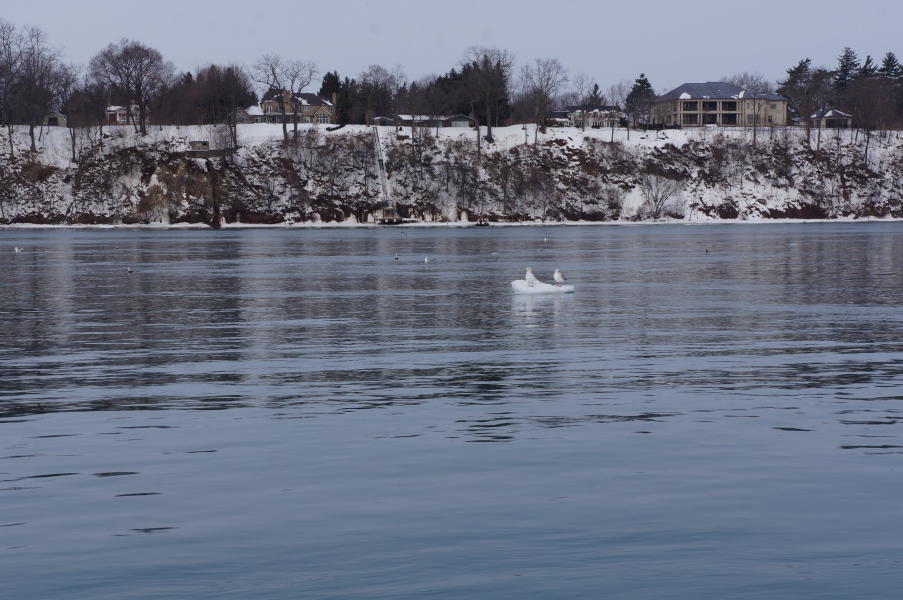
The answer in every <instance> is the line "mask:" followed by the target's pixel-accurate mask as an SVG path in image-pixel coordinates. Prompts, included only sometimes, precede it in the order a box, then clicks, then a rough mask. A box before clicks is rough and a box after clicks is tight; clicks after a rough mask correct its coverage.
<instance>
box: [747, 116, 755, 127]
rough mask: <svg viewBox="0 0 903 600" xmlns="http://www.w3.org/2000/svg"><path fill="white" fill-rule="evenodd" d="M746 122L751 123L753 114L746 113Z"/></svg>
mask: <svg viewBox="0 0 903 600" xmlns="http://www.w3.org/2000/svg"><path fill="white" fill-rule="evenodd" d="M746 124H747V125H752V124H753V116H752V115H746Z"/></svg>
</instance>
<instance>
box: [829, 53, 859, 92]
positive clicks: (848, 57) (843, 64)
mask: <svg viewBox="0 0 903 600" xmlns="http://www.w3.org/2000/svg"><path fill="white" fill-rule="evenodd" d="M858 73H859V56H857V55H856V53H855V52H853V50H851V49H850V48H849V47H847V48H844V49H843V53H842V54H841V55H840V57H839V58H838V59H837V70H836V71H834V85H835V86H837V87H838V88H841V89H842V88H844V87H846V85H847V83H848V82H849V81H851V80H853V79H855V77H856V75H857V74H858Z"/></svg>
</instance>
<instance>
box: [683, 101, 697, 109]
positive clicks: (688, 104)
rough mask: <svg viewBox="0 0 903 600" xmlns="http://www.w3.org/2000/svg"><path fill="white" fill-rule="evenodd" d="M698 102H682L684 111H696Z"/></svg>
mask: <svg viewBox="0 0 903 600" xmlns="http://www.w3.org/2000/svg"><path fill="white" fill-rule="evenodd" d="M698 107H699V102H684V110H698Z"/></svg>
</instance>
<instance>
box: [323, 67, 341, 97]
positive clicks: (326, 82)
mask: <svg viewBox="0 0 903 600" xmlns="http://www.w3.org/2000/svg"><path fill="white" fill-rule="evenodd" d="M341 90H342V78H341V77H339V72H338V71H333V72H332V73H326V75H324V76H323V84H322V85H321V86H320V91H319V92H317V95H318V96H319V97H320V98H324V99H326V100H331V99H332V95H333V94H338V93H339V92H340V91H341Z"/></svg>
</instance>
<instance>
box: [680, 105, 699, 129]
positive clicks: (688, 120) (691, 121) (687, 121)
mask: <svg viewBox="0 0 903 600" xmlns="http://www.w3.org/2000/svg"><path fill="white" fill-rule="evenodd" d="M693 104H695V102H694V103H693ZM698 117H699V115H684V122H683V124H684V125H696V124H698V123H699V120H698Z"/></svg>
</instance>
